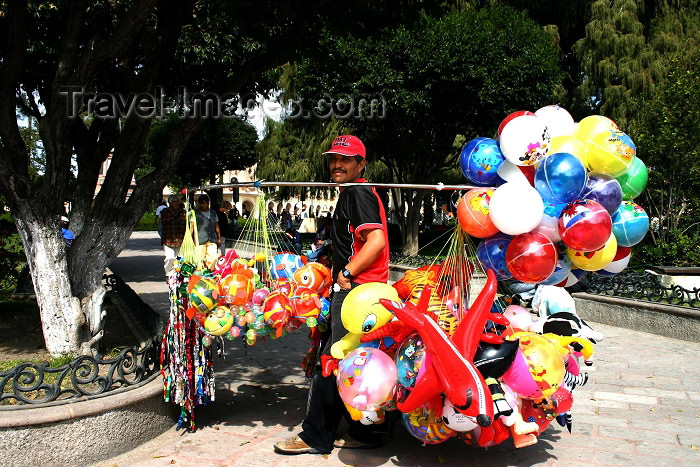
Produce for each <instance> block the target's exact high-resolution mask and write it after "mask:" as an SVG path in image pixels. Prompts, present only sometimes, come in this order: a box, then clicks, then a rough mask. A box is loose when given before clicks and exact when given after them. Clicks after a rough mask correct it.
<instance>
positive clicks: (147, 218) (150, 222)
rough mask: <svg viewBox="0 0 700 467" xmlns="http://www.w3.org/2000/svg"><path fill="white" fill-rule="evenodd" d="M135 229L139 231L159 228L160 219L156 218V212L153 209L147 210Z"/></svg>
mask: <svg viewBox="0 0 700 467" xmlns="http://www.w3.org/2000/svg"><path fill="white" fill-rule="evenodd" d="M134 230H136V231H139V232H142V231H149V230H158V221H157V220H156V213H155V212H152V211H146V212H145V213H144V215H143V216H141V219H140V220H139V223H138V224H137V225H136V228H135V229H134Z"/></svg>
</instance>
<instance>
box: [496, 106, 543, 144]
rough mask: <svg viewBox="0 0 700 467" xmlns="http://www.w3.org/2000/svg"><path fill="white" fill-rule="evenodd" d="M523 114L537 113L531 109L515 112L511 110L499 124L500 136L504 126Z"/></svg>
mask: <svg viewBox="0 0 700 467" xmlns="http://www.w3.org/2000/svg"><path fill="white" fill-rule="evenodd" d="M522 115H535V114H534V113H533V112H530V111H529V110H516V111H515V112H511V113H509V114H508V116H507V117H506V118H504V119H503V120H501V123H500V124H499V125H498V136H499V137H500V136H501V132H502V131H503V128H504V127H505V126H506V125H507V124H508V122H510V121H511V120H513V119H514V118H515V117H520V116H522Z"/></svg>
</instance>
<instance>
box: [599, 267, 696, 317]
mask: <svg viewBox="0 0 700 467" xmlns="http://www.w3.org/2000/svg"><path fill="white" fill-rule="evenodd" d="M661 278H662V276H661V275H658V274H654V273H652V272H649V271H623V272H621V273H620V274H616V275H614V276H607V277H606V276H600V275H598V274H588V284H587V286H588V287H587V288H588V290H587V292H588V293H592V294H598V295H610V296H615V297H623V298H632V299H637V300H646V301H650V302H656V303H665V304H669V305H677V306H687V307H690V308H700V289H698V288H693V289H692V290H689V289H686V288H684V287H681V286H680V285H675V284H674V285H670V286H665V285H663V283H662V282H661Z"/></svg>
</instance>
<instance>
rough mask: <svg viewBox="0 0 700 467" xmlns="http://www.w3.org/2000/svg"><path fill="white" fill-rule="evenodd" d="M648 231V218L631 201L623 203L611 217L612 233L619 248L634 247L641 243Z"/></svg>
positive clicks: (642, 210)
mask: <svg viewBox="0 0 700 467" xmlns="http://www.w3.org/2000/svg"><path fill="white" fill-rule="evenodd" d="M648 230H649V216H648V215H647V213H646V211H644V209H643V208H642V207H641V206H640V205H638V204H637V203H635V202H633V201H623V202H622V204H620V208H619V209H618V210H617V212H616V213H615V215H614V216H613V217H612V232H613V234H614V235H615V238H616V239H617V244H618V245H621V246H634V245H636V244H637V243H639V242H641V241H642V239H643V238H644V236H645V235H646V234H647V231H648Z"/></svg>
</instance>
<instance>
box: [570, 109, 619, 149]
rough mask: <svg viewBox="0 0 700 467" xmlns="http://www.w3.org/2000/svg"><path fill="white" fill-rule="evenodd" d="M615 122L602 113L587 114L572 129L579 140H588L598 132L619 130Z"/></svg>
mask: <svg viewBox="0 0 700 467" xmlns="http://www.w3.org/2000/svg"><path fill="white" fill-rule="evenodd" d="M619 130H620V128H619V127H618V126H617V123H615V122H613V121H612V120H610V119H609V118H608V117H604V116H602V115H589V116H588V117H586V118H584V119H582V120H581V121H580V122H578V124H577V125H576V128H575V129H574V135H575V136H576V137H577V138H578V139H579V140H581V141H584V142H585V141H588V140H590V139H592V138H593V137H594V136H595V135H598V134H600V133H609V132H611V131H619Z"/></svg>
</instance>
